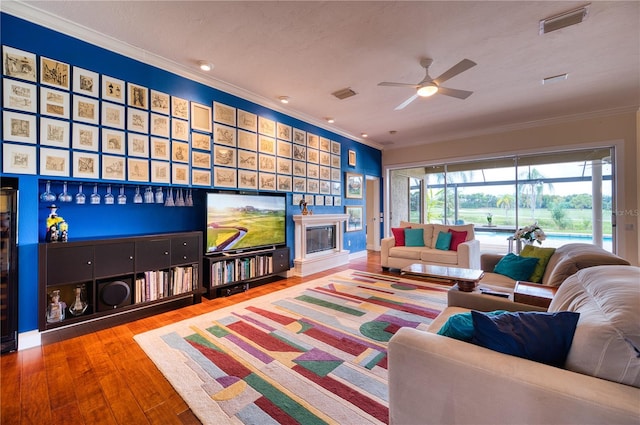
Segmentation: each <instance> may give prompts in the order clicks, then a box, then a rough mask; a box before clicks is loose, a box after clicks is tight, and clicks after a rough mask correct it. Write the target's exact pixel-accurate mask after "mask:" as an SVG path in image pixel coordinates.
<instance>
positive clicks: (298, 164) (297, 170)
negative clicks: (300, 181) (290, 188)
mask: <svg viewBox="0 0 640 425" xmlns="http://www.w3.org/2000/svg"><path fill="white" fill-rule="evenodd" d="M293 175H294V176H300V177H307V163H306V162H304V161H293Z"/></svg>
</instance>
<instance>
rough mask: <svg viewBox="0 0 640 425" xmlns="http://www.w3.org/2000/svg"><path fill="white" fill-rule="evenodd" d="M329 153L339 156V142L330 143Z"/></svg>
mask: <svg viewBox="0 0 640 425" xmlns="http://www.w3.org/2000/svg"><path fill="white" fill-rule="evenodd" d="M331 153H332V154H333V155H338V156H340V142H335V141H333V140H332V141H331Z"/></svg>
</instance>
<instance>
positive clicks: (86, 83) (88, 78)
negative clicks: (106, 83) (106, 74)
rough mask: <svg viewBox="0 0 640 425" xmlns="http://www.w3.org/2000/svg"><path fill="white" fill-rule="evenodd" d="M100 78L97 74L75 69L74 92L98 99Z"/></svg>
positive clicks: (75, 67)
mask: <svg viewBox="0 0 640 425" xmlns="http://www.w3.org/2000/svg"><path fill="white" fill-rule="evenodd" d="M99 89H100V77H99V74H98V73H97V72H93V71H88V70H86V69H82V68H79V67H77V66H74V67H73V91H74V92H75V93H80V94H83V95H85V96H91V97H98V93H99Z"/></svg>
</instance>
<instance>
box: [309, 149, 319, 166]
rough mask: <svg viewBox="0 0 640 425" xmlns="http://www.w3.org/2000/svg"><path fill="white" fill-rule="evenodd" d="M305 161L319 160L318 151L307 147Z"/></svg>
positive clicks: (317, 161)
mask: <svg viewBox="0 0 640 425" xmlns="http://www.w3.org/2000/svg"><path fill="white" fill-rule="evenodd" d="M307 162H313V163H314V164H318V163H319V162H320V151H319V150H318V149H312V148H307Z"/></svg>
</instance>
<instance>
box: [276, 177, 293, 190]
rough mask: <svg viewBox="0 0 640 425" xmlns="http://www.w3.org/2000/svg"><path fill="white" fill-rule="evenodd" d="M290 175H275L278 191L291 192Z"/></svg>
mask: <svg viewBox="0 0 640 425" xmlns="http://www.w3.org/2000/svg"><path fill="white" fill-rule="evenodd" d="M291 182H292V180H291V176H281V175H278V176H277V184H276V190H277V191H278V192H291V187H292V186H291Z"/></svg>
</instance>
